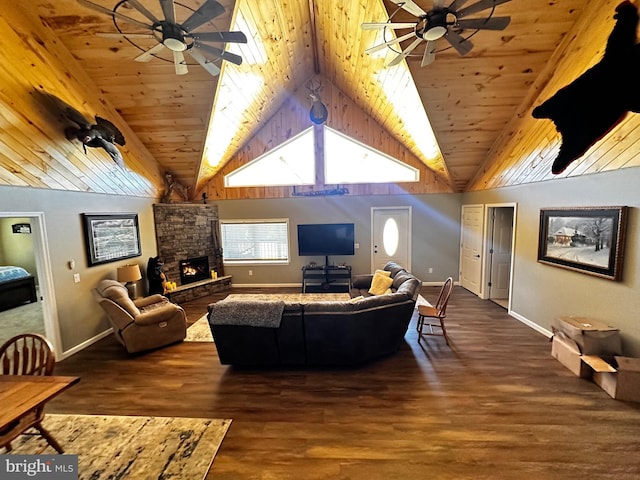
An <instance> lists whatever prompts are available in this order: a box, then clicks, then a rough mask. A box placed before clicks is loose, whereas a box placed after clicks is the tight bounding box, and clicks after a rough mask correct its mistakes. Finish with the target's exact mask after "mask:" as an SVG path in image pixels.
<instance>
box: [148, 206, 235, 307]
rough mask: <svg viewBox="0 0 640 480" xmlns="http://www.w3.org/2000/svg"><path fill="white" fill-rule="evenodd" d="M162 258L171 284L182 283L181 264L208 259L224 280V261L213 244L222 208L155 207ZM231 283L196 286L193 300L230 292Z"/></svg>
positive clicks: (192, 296) (158, 242) (190, 293)
mask: <svg viewBox="0 0 640 480" xmlns="http://www.w3.org/2000/svg"><path fill="white" fill-rule="evenodd" d="M153 213H154V219H155V227H156V243H157V246H158V255H159V256H160V258H161V259H162V261H163V262H164V273H165V275H166V276H167V280H168V281H171V282H176V283H177V284H178V286H182V285H181V281H180V261H181V260H184V259H186V258H196V257H207V259H208V261H209V266H210V268H211V269H215V270H216V271H218V274H219V275H220V276H222V274H223V272H222V260H221V259H218V258H216V255H215V248H214V242H213V238H214V237H213V235H214V229H216V228H218V227H217V226H218V206H217V205H209V204H194V203H167V204H163V203H159V204H155V205H154V206H153ZM230 284H231V281H230V277H229V280H228V281H227V282H209V283H207V284H205V285H202V284H201V282H197V283H196V284H194V288H193V290H194V291H192V292H189V294H188V296H189V297H190V298H198V296H206V295H208V294H210V293H215V292H217V291H222V290H226V289H228V288H229V287H230Z"/></svg>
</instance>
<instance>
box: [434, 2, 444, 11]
mask: <svg viewBox="0 0 640 480" xmlns="http://www.w3.org/2000/svg"><path fill="white" fill-rule="evenodd" d="M445 1H446V0H433V8H434V9H436V8H444V2H445Z"/></svg>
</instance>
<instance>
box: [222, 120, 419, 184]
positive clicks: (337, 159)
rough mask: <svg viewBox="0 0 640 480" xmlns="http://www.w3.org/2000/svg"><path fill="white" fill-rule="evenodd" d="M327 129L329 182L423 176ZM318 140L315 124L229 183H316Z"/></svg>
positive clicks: (401, 179) (246, 167)
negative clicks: (316, 139) (315, 147)
mask: <svg viewBox="0 0 640 480" xmlns="http://www.w3.org/2000/svg"><path fill="white" fill-rule="evenodd" d="M323 131H324V140H323V141H324V153H325V158H324V172H325V179H324V183H325V184H328V185H334V184H335V185H340V184H345V183H389V182H417V181H418V180H419V179H420V172H419V170H418V169H417V168H414V167H412V166H410V165H407V164H405V163H403V162H401V161H399V160H396V159H395V158H393V157H390V156H389V155H386V154H384V153H382V152H379V151H377V150H375V149H373V148H371V147H369V146H367V145H365V144H364V143H361V142H358V141H356V140H354V139H353V138H350V137H348V136H346V135H343V134H341V133H339V132H337V131H335V130H333V129H331V128H329V127H327V126H324V127H323ZM315 143H316V142H315V139H314V129H313V127H311V128H309V129H307V130H305V131H303V132H302V133H300V134H298V135H296V136H295V137H293V138H292V139H290V140H288V141H287V142H285V143H283V144H282V145H280V146H278V147H276V148H274V149H273V150H271V151H269V152H267V153H265V154H264V155H262V156H260V157H258V158H256V159H255V160H253V161H251V162H249V163H247V164H246V165H244V166H242V167H240V168H238V169H237V170H235V171H233V172H231V173H230V174H228V175H226V176H225V179H224V181H225V186H226V187H263V186H284V185H314V184H315V161H314V160H315V158H316V152H315V150H314V145H315ZM320 160H322V159H320Z"/></svg>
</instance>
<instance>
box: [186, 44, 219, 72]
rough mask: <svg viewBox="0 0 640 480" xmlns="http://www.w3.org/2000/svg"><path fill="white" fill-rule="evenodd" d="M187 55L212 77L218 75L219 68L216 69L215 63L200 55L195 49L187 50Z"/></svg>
mask: <svg viewBox="0 0 640 480" xmlns="http://www.w3.org/2000/svg"><path fill="white" fill-rule="evenodd" d="M187 53H189V55H191V57H192V58H193V59H194V60H195V61H196V62H198V63H199V64H200V65H201V66H202V68H204V69H205V70H206V71H207V72H209V73H210V74H211V75H213V76H214V77H216V76H218V75H219V74H220V67H218V66H217V65H216V64H215V63H213V62H212V61H211V60H209V59H208V58H207V57H205V56H204V55H202V54H201V53H200V52H199V51H198V49H197V48H195V47H192V48H190V49H189V50H187Z"/></svg>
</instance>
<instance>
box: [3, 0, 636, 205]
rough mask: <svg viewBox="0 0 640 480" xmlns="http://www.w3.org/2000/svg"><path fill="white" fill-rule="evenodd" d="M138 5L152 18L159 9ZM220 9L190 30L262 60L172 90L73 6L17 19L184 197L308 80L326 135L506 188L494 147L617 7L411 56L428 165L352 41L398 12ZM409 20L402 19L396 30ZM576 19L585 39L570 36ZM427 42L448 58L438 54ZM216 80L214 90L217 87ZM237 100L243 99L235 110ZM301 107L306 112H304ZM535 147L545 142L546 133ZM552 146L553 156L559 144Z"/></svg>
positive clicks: (157, 68)
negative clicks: (216, 127)
mask: <svg viewBox="0 0 640 480" xmlns="http://www.w3.org/2000/svg"><path fill="white" fill-rule="evenodd" d="M140 2H141V3H142V4H144V6H145V7H146V8H148V9H149V10H150V11H151V12H153V13H154V14H156V15H158V16H160V17H161V16H162V14H161V10H160V6H159V2H158V0H140ZM415 2H416V3H417V4H419V5H420V6H421V7H422V8H424V9H429V8H431V6H432V1H431V0H415ZM2 3H3V11H5V9H6V8H11V7H10V5H11V2H9V1H8V0H2ZM94 3H98V4H100V5H102V6H104V7H106V8H109V9H112V8H113V7H114V6H115V4H116V0H94ZM176 3H177V6H176V15H177V16H178V17H182V18H184V17H185V16H187V15H189V14H190V12H191V11H193V10H195V9H197V8H198V7H199V6H200V5H201V4H202V3H203V0H180V1H179V2H176ZM220 3H221V4H222V5H223V6H224V7H225V10H226V11H225V13H224V14H223V15H220V16H218V17H217V18H215V19H214V20H213V21H211V22H210V24H207V25H206V26H205V27H203V28H202V30H229V29H231V25H232V23H233V20H234V19H235V18H236V17H239V18H243V19H244V21H245V22H246V25H247V28H248V30H249V31H245V32H244V33H245V34H246V35H247V36H248V37H249V45H252V46H253V47H254V48H258V49H261V51H260V52H257V53H255V55H256V56H258V55H261V56H262V55H263V58H262V59H261V61H257V60H256V59H255V58H254V59H253V60H252V59H245V60H246V61H245V62H244V63H243V65H241V66H240V67H235V66H234V67H231V66H227V63H226V62H225V66H224V67H223V72H222V75H221V76H218V77H213V76H211V75H209V74H208V73H207V72H206V71H205V70H204V69H203V68H201V67H200V66H199V65H197V64H195V62H190V63H194V64H193V65H189V73H188V74H186V75H180V76H178V75H176V74H175V72H174V66H173V64H172V63H171V62H166V61H161V60H159V59H153V60H152V61H150V62H149V63H140V62H135V61H133V58H135V57H136V56H137V55H139V54H140V50H139V49H138V48H136V47H135V46H134V45H132V44H130V43H129V42H127V41H126V40H124V39H116V38H105V37H102V36H99V35H97V34H98V33H101V32H102V33H104V32H114V31H115V28H114V23H113V21H112V19H111V18H110V17H109V16H107V15H102V14H100V13H98V12H96V11H93V10H90V9H87V8H86V7H85V6H82V5H80V4H79V3H77V2H76V1H75V0H55V1H51V0H32V1H31V2H29V6H28V8H27V7H24V8H25V12H27V10H28V13H25V15H27V14H28V15H31V16H33V17H34V18H36V19H39V20H41V22H42V23H43V24H44V26H45V28H48V29H50V30H51V31H52V35H53V38H54V39H57V41H58V42H59V43H60V44H61V46H62V47H64V49H66V50H67V51H68V52H70V54H71V56H72V57H73V58H74V62H75V63H74V65H73V66H72V68H75V67H76V66H77V68H80V69H81V70H82V71H83V72H85V73H86V76H87V77H88V78H89V79H90V81H91V82H92V83H93V84H94V86H95V87H97V91H99V95H100V101H101V102H102V103H103V104H104V105H106V106H108V107H109V108H111V107H113V108H114V109H115V111H117V112H118V113H119V115H120V117H121V120H122V121H123V122H124V123H125V124H126V128H127V132H129V131H131V132H133V134H134V135H135V136H136V137H137V138H138V139H139V140H140V141H141V143H142V144H143V146H144V147H145V148H146V149H147V150H148V152H149V153H150V155H151V156H152V157H153V158H154V159H155V161H157V163H158V169H159V171H161V172H162V171H171V172H173V174H174V176H175V177H177V178H178V179H179V180H180V182H181V183H183V184H185V185H187V186H189V187H190V188H191V190H190V191H191V192H192V195H193V194H195V192H197V191H198V190H200V189H202V188H203V187H204V186H205V185H206V184H207V182H209V181H210V180H211V179H212V178H213V177H214V176H215V175H216V174H219V172H221V169H222V168H223V167H224V165H225V164H227V163H228V162H230V161H232V160H233V159H234V158H235V159H237V158H239V154H240V152H241V151H242V149H243V148H246V146H247V145H248V144H250V142H251V139H252V137H254V136H255V135H256V134H257V133H258V132H259V131H260V129H261V128H264V126H265V125H268V124H269V122H270V121H271V120H272V119H273V118H274V116H276V115H280V116H283V115H286V109H287V107H286V105H288V103H290V102H291V99H292V98H297V99H299V100H300V102H303V101H304V99H305V98H308V88H307V85H308V82H309V81H310V80H319V81H320V82H322V83H323V84H324V85H325V87H326V88H328V89H330V90H331V92H332V93H331V94H330V95H329V101H327V99H326V98H323V101H325V103H327V106H328V108H329V120H328V122H327V123H328V124H329V125H332V122H334V125H337V126H338V127H339V129H340V130H341V131H343V132H344V133H346V134H348V135H352V134H354V136H355V137H356V138H358V137H360V139H361V140H365V141H367V143H369V144H371V145H373V146H374V147H376V148H379V149H381V150H383V151H384V150H389V149H386V148H385V144H386V143H387V142H386V141H385V140H384V139H382V140H381V138H380V135H378V134H376V136H377V138H363V136H364V137H366V135H365V134H364V133H362V132H363V131H364V130H366V129H365V128H363V125H367V124H369V123H371V122H373V123H375V124H377V125H379V126H380V127H381V128H382V131H383V132H385V135H387V136H388V137H389V138H390V139H391V140H393V141H396V142H399V143H400V144H402V145H404V146H405V147H406V149H407V151H408V152H409V154H410V155H411V156H412V158H415V159H417V161H420V162H423V163H424V164H425V165H426V167H428V168H429V169H430V170H432V171H433V172H434V175H435V177H437V178H438V179H440V180H442V182H443V183H444V184H445V185H449V188H450V191H465V190H467V189H469V188H488V187H492V186H501V185H504V184H509V183H508V182H507V183H504V182H503V183H499V182H498V183H495V182H493V181H491V180H488V179H487V178H486V175H487V172H491V175H492V176H493V178H499V177H500V176H501V171H494V170H492V169H493V168H494V167H495V165H494V164H495V161H493V160H492V157H495V158H498V161H499V163H502V164H504V165H506V166H507V167H509V168H510V169H514V168H516V166H515V165H514V164H513V162H516V163H517V160H514V159H512V158H508V159H505V158H500V155H501V154H502V155H506V156H507V157H509V154H508V153H505V152H504V151H503V150H504V145H505V144H506V143H508V142H509V141H511V140H512V139H513V137H514V136H517V134H518V132H521V130H519V128H520V129H521V126H519V124H518V122H519V121H521V119H522V117H523V116H527V115H528V114H529V112H530V108H531V107H532V105H533V104H534V102H536V100H537V98H538V95H540V93H541V92H543V91H544V89H545V88H548V87H549V85H548V81H549V79H550V78H552V76H553V68H554V67H555V66H556V65H557V64H558V63H559V62H561V61H562V60H563V58H564V57H566V56H567V55H568V53H567V52H569V51H570V47H571V44H572V42H574V41H575V39H576V38H587V36H588V37H589V38H592V37H594V36H595V40H594V42H597V43H598V45H597V46H595V47H594V46H593V45H590V46H589V48H585V50H586V51H587V52H591V54H590V55H591V57H592V58H583V59H582V65H578V66H574V72H573V73H572V74H567V76H566V77H565V78H569V79H570V76H569V75H573V78H575V76H577V75H579V74H580V73H581V72H582V71H584V70H585V69H586V68H587V67H588V66H589V63H591V64H592V63H595V61H597V59H598V56H599V55H601V53H602V51H603V49H604V44H605V42H606V36H607V35H608V32H609V31H610V29H611V27H612V26H613V20H611V17H612V15H613V10H614V8H615V5H616V2H611V1H607V0H597V1H593V2H585V1H584V0H513V1H511V2H508V3H506V4H503V5H500V6H498V7H497V8H496V13H495V15H500V16H504V15H506V16H510V17H511V24H510V25H509V26H508V28H507V29H506V30H504V31H500V32H490V31H481V32H479V33H478V34H477V35H475V36H474V37H473V38H472V41H473V43H474V45H475V47H474V49H473V50H472V51H471V52H470V53H469V54H468V55H467V56H465V57H461V56H460V55H459V54H458V53H457V52H456V51H455V50H453V49H450V48H449V49H444V50H442V51H440V50H439V51H438V53H437V55H436V60H435V62H434V63H433V64H432V65H429V66H427V67H424V68H421V67H420V60H421V55H422V51H421V50H422V49H419V50H417V51H416V52H418V53H417V55H416V56H411V57H408V59H407V65H408V68H409V71H410V73H411V76H412V78H413V81H414V82H415V85H416V87H417V91H418V93H419V95H420V100H421V102H422V106H423V107H424V109H425V110H426V112H427V115H428V118H429V121H430V123H431V125H432V127H433V130H434V132H435V136H436V138H437V141H438V144H439V146H440V151H441V156H437V157H436V158H433V157H429V156H428V155H426V154H425V152H423V151H421V150H420V148H419V147H418V145H417V144H416V139H415V133H414V134H413V136H412V134H411V133H410V132H411V129H408V128H407V121H406V120H405V118H404V117H403V114H402V113H401V112H397V111H396V110H397V108H396V107H394V104H393V103H394V102H393V99H394V98H395V97H397V96H402V95H404V92H405V91H406V85H405V84H403V83H398V82H401V80H399V79H398V75H397V74H396V73H394V72H396V71H394V67H391V68H386V69H385V68H384V59H382V58H378V57H376V56H370V55H366V54H365V53H364V50H365V49H366V48H368V47H370V46H372V45H374V44H375V42H376V34H375V32H370V31H363V30H362V29H361V27H360V25H361V23H363V22H376V21H386V20H387V17H388V16H389V15H390V14H391V13H393V12H394V11H395V10H396V8H397V6H396V5H395V4H394V3H392V2H390V1H388V0H384V2H383V1H382V0H238V1H237V2H234V1H233V0H220ZM236 3H237V4H236ZM469 3H470V4H471V3H474V0H470V2H469ZM21 8H22V7H21ZM121 8H126V5H124V6H123V7H121ZM589 8H591V10H589ZM121 11H124V10H121ZM1 15H3V16H4V15H5V14H4V13H3V14H1ZM586 17H588V18H586ZM413 18H415V17H411V16H410V15H409V14H407V13H406V12H403V11H402V12H399V13H398V14H397V15H396V16H395V17H394V21H410V20H412V19H413ZM581 18H582V25H583V27H579V26H580V25H581V24H580V22H579V20H580V19H581ZM596 20H597V22H596ZM595 23H597V28H594V30H593V32H589V34H585V32H584V29H585V28H586V26H584V25H586V24H590V25H592V24H595ZM579 28H580V29H581V30H578V29H579ZM581 35H582V36H581ZM439 42H443V43H442V45H441V47H446V44H445V43H444V41H443V40H440V41H439ZM38 43H40V42H38V39H37V38H36V39H35V40H33V41H25V42H24V43H23V44H22V45H20V46H16V45H14V48H24V49H37V48H38V45H37V44H38ZM139 43H140V44H141V45H142V46H152V45H153V43H151V44H148V43H147V44H144V41H140V42H139ZM403 45H406V43H405V44H403ZM583 46H584V45H583ZM441 47H439V49H440V48H441ZM559 48H560V50H558V49H559ZM598 49H599V50H598ZM594 52H595V53H598V55H594ZM388 54H390V55H393V53H392V52H389V53H388ZM67 63H70V62H67ZM68 68H69V67H68ZM224 75H226V80H222V79H223V78H225V77H224ZM247 76H256V77H257V78H259V79H260V82H259V83H260V84H261V88H260V90H259V91H258V92H257V93H254V94H253V96H252V97H251V98H249V97H248V95H249V92H247V91H246V90H242V89H241V90H239V91H238V92H237V93H236V94H235V95H237V96H235V97H234V98H223V96H224V95H223V94H222V93H221V92H224V90H223V89H222V88H221V86H222V84H223V83H224V82H225V81H226V82H227V83H229V84H239V83H240V82H242V81H243V78H246V77H247ZM388 92H393V93H388ZM551 93H552V92H551ZM243 95H246V96H247V98H241V97H242V96H243ZM341 98H343V99H344V102H341V100H340V99H341ZM330 102H332V103H330ZM347 103H349V104H353V105H355V108H354V109H353V110H354V111H358V112H359V118H356V117H352V116H351V115H352V113H351V112H349V113H348V114H347V113H346V112H345V108H346V107H344V105H346V104H347ZM310 105H311V103H310V101H309V103H308V104H307V105H305V106H304V108H307V109H308V107H310ZM216 106H218V107H220V106H224V109H223V111H225V112H226V113H225V115H227V117H225V118H229V119H233V132H232V138H224V137H222V138H216V135H217V133H218V132H215V131H214V132H213V133H212V136H213V140H216V141H218V142H225V143H224V144H225V146H228V148H226V149H224V150H223V154H222V158H221V161H220V163H218V164H217V165H215V166H211V165H209V163H208V161H207V160H208V159H207V158H206V156H207V152H206V151H205V139H206V135H207V128H208V126H209V124H210V122H212V121H213V119H212V118H211V112H212V109H213V108H214V107H216ZM415 108H421V106H420V105H416V106H415ZM234 109H236V110H237V111H235V112H234V111H233V110H234ZM93 113H94V114H95V113H96V112H95V111H94V112H93ZM220 115H222V114H220ZM339 117H342V118H339ZM347 117H348V118H347ZM116 120H119V119H116ZM337 120H339V121H337ZM230 121H231V120H229V122H230ZM539 122H541V121H539ZM634 122H635V120H634ZM115 123H118V122H117V121H116V122H115ZM544 123H545V125H546V124H548V123H550V122H544ZM637 123H638V122H635V123H633V128H631V130H632V131H635V132H637V131H638V130H637V129H636V126H637ZM281 124H282V123H281ZM129 129H130V130H129ZM296 129H297V130H301V129H302V126H298V127H295V128H291V132H288V133H287V134H286V135H285V136H287V135H288V136H291V135H293V134H295V133H296ZM414 131H415V130H414ZM552 134H553V133H551V135H552ZM546 135H547V136H549V132H548V131H547V134H546ZM551 141H552V140H551V139H549V142H551ZM554 141H555V143H556V144H557V139H556V140H554ZM273 146H275V145H271V146H270V147H273ZM270 147H269V148H270ZM501 149H502V150H501ZM125 150H126V149H125ZM263 150H264V149H263ZM550 150H553V148H551V149H550ZM251 152H253V153H249V154H247V152H244V153H243V154H242V155H241V157H242V158H243V161H250V160H251V159H252V158H251V157H252V155H253V157H255V156H257V155H259V154H260V153H262V152H261V151H258V150H255V149H254V150H251ZM135 153H136V152H135V151H133V152H132V151H130V150H126V151H125V161H126V162H127V163H130V162H131V159H130V158H129V156H130V155H134V154H135ZM387 153H390V154H393V153H395V152H391V151H388V152H387ZM552 153H553V152H550V153H549V152H548V155H547V157H548V158H544V159H541V160H540V161H538V163H540V162H542V163H545V162H546V163H545V164H548V165H550V163H549V161H550V160H552V158H551V157H552V156H553V155H552ZM524 161H525V162H529V163H531V158H526V156H524ZM492 162H493V163H492ZM528 171H529V172H530V174H531V175H532V177H536V178H538V179H539V178H540V170H539V169H538V170H537V171H533V169H532V168H529V170H528ZM154 175H155V177H156V178H154V180H152V183H155V184H156V185H158V178H157V173H154ZM527 181H531V179H527V174H522V172H521V174H520V175H519V176H518V177H517V180H514V181H512V182H511V183H510V184H516V183H525V182H527ZM479 185H480V187H478V186H479ZM440 190H441V189H440Z"/></svg>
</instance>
